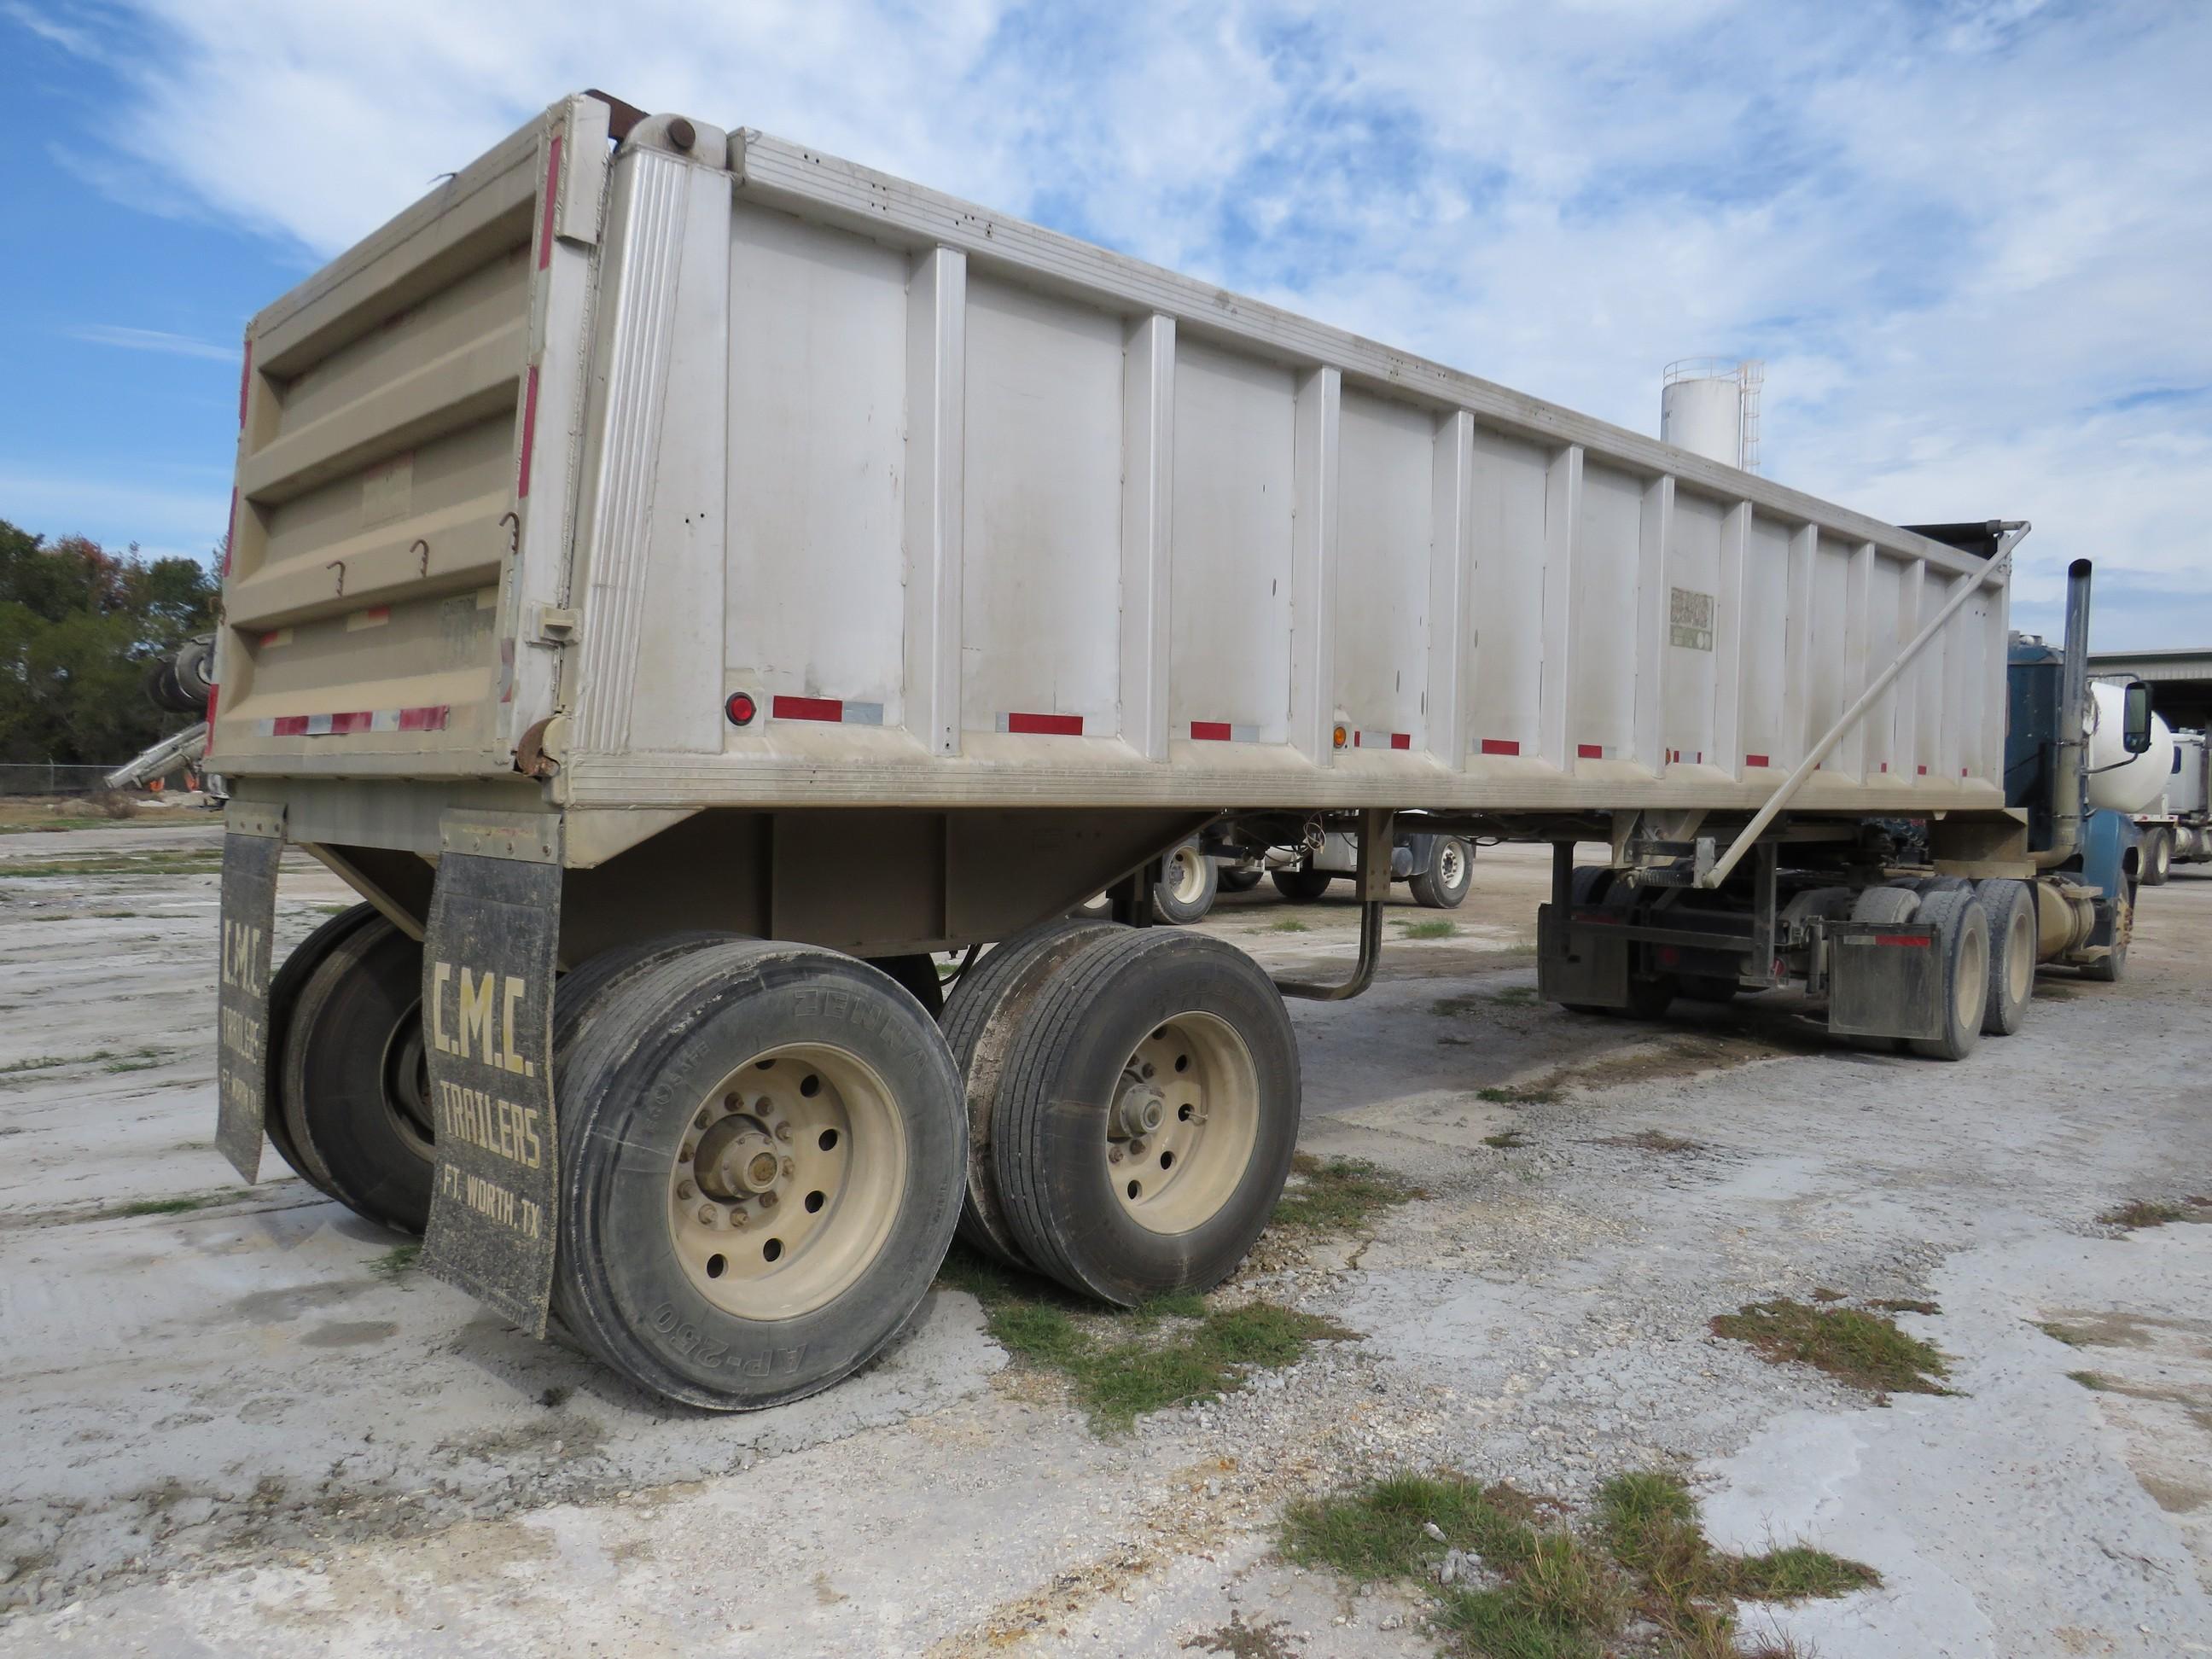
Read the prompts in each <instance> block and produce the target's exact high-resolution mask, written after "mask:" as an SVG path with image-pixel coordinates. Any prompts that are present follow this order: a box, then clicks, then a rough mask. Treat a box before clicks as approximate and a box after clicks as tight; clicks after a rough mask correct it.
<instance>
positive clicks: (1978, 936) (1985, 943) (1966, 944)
mask: <svg viewBox="0 0 2212 1659" xmlns="http://www.w3.org/2000/svg"><path fill="white" fill-rule="evenodd" d="M1960 925H1961V926H1962V927H1963V926H1964V925H1965V924H1964V921H1961V923H1960ZM1989 982H1990V939H1989V934H1988V933H1987V931H1986V930H1984V932H1982V933H1968V934H1967V935H1966V938H1965V939H1963V940H1962V941H1960V960H1959V988H1958V989H1957V990H1956V991H1955V992H1954V993H1953V995H1952V1000H1953V1001H1954V1003H1956V1004H1957V1005H1958V1011H1959V1022H1960V1024H1962V1025H1966V1024H1971V1025H1976V1026H1978V1025H1979V1024H1980V1023H1981V1018H1982V1005H1983V1002H1984V1000H1985V999H1986V998H1987V996H1988V994H1989V990H1988V987H1989Z"/></svg>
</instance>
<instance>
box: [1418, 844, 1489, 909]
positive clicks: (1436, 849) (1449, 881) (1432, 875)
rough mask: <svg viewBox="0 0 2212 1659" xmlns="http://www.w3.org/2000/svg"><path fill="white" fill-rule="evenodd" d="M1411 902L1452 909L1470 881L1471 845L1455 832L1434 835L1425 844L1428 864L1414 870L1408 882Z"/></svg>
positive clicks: (1464, 893) (1471, 867)
mask: <svg viewBox="0 0 2212 1659" xmlns="http://www.w3.org/2000/svg"><path fill="white" fill-rule="evenodd" d="M1409 885H1410V886H1411V888H1412V890H1413V902H1414V903H1416V904H1419V905H1422V906H1424V907H1425V908H1428V909H1431V910H1456V909H1458V908H1459V907H1460V902H1461V901H1462V899H1464V898H1465V897H1466V896H1467V890H1468V888H1469V887H1471V886H1473V885H1474V848H1472V847H1470V846H1468V844H1467V842H1464V841H1462V840H1461V839H1460V838H1459V837H1458V836H1437V838H1436V839H1435V840H1434V841H1433V842H1431V843H1430V845H1429V862H1428V867H1427V868H1426V869H1424V870H1416V871H1415V872H1413V877H1412V878H1411V880H1410V882H1409Z"/></svg>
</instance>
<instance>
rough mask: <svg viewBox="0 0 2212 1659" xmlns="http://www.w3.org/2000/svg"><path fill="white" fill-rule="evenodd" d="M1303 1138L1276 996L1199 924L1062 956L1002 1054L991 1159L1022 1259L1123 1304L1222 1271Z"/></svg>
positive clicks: (1263, 1218)
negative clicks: (1191, 928) (1194, 930)
mask: <svg viewBox="0 0 2212 1659" xmlns="http://www.w3.org/2000/svg"><path fill="white" fill-rule="evenodd" d="M1297 1132H1298V1054H1297V1039H1296V1037H1295V1036H1293V1035H1292V1032H1291V1022H1290V1017H1289V1015H1288V1014H1287V1013H1286V1012H1285V1010H1284V1007H1283V1000H1282V997H1281V995H1280V994H1279V993H1278V992H1277V991H1276V989H1275V987H1274V986H1273V983H1272V982H1270V981H1269V980H1268V978H1267V975H1265V974H1264V973H1262V972H1261V970H1260V968H1259V966H1258V965H1257V964H1256V963H1254V962H1253V960H1252V959H1251V958H1250V957H1248V956H1246V955H1245V954H1244V953H1243V951H1238V950H1237V949H1236V948H1235V947H1233V946H1231V945H1225V944H1223V943H1222V942H1221V941H1220V940H1218V939H1209V938H1207V937H1206V936H1205V935H1203V934H1194V933H1168V932H1165V931H1158V930H1154V931H1145V930H1136V931H1126V932H1122V933H1116V934H1115V936H1113V937H1111V938H1109V939H1099V940H1097V941H1094V942H1093V943H1092V944H1091V945H1088V946H1087V947H1085V949H1084V950H1083V951H1080V952H1079V953H1078V954H1077V955H1076V956H1074V957H1072V958H1071V959H1070V960H1069V961H1068V962H1066V963H1065V964H1064V965H1063V966H1062V967H1061V968H1060V970H1059V972H1058V973H1056V974H1055V975H1054V976H1053V979H1052V981H1051V984H1050V985H1049V987H1048V988H1047V989H1046V991H1045V992H1044V994H1043V995H1042V997H1041V998H1040V999H1039V1001H1038V1006H1037V1009H1036V1013H1035V1014H1034V1015H1033V1016H1032V1017H1031V1018H1030V1021H1029V1022H1028V1023H1027V1024H1026V1025H1025V1026H1024V1030H1022V1032H1021V1033H1020V1035H1019V1036H1018V1038H1017V1040H1016V1042H1014V1044H1013V1048H1012V1052H1011V1053H1010V1054H1008V1056H1007V1059H1006V1079H1005V1082H1004V1083H1003V1084H1002V1085H1001V1093H1000V1110H999V1115H998V1121H997V1124H996V1135H995V1139H994V1141H993V1144H992V1159H993V1164H994V1167H995V1169H996V1170H997V1172H998V1178H999V1193H1000V1199H1001V1200H1002V1201H1003V1203H1004V1204H1005V1206H1006V1218H1007V1220H1008V1222H1009V1223H1010V1224H1011V1225H1012V1230H1013V1233H1014V1236H1015V1237H1016V1239H1017V1240H1018V1242H1019V1243H1020V1245H1021V1247H1022V1250H1023V1252H1024V1255H1027V1256H1028V1257H1029V1259H1030V1261H1031V1262H1032V1263H1033V1264H1035V1266H1036V1267H1037V1268H1038V1269H1040V1270H1041V1271H1042V1272H1044V1273H1049V1274H1050V1275H1051V1276H1052V1277H1053V1278H1054V1279H1058V1280H1059V1281H1060V1283H1061V1284H1063V1285H1066V1286H1067V1287H1068V1288H1069V1289H1070V1290H1072V1291H1078V1292H1079V1293H1081V1294H1083V1295H1085V1296H1090V1297H1096V1298H1097V1299H1098V1300H1099V1301H1102V1302H1106V1303H1110V1304H1115V1305H1117V1306H1121V1307H1130V1306H1133V1305H1135V1304H1138V1303H1140V1302H1144V1301H1146V1300H1149V1299H1150V1298H1152V1297H1156V1296H1163V1295H1165V1294H1168V1293H1169V1292H1171V1291H1203V1290H1207V1289H1210V1288H1211V1287H1212V1286H1213V1285H1218V1284H1219V1283H1220V1282H1221V1280H1222V1279H1225V1278H1227V1277H1228V1275H1229V1274H1230V1273H1231V1272H1232V1271H1233V1270H1234V1269H1235V1267H1236V1266H1237V1263H1238V1262H1239V1261H1243V1258H1244V1254H1245V1252H1246V1251H1248V1250H1249V1249H1251V1247H1252V1244H1253V1242H1254V1241H1255V1239H1257V1238H1258V1237H1259V1236H1260V1233H1261V1229H1263V1228H1264V1227H1265V1226H1266V1225H1267V1218H1268V1217H1269V1216H1270V1215H1271V1214H1272V1213H1273V1211H1274V1207H1275V1201H1276V1200H1277V1199H1278V1198H1279V1196H1280V1195H1281V1193H1282V1189H1283V1182H1284V1179H1285V1176H1287V1175H1288V1174H1289V1173H1290V1167H1291V1152H1292V1150H1293V1149H1294V1147H1295V1146H1296V1145H1297Z"/></svg>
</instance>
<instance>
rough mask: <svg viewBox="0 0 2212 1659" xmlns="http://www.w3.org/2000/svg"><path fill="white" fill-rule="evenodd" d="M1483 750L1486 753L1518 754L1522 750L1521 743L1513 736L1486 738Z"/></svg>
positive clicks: (1483, 742) (1483, 741)
mask: <svg viewBox="0 0 2212 1659" xmlns="http://www.w3.org/2000/svg"><path fill="white" fill-rule="evenodd" d="M1482 752H1483V753H1484V754H1486V755H1517V754H1519V753H1520V752H1521V745H1520V744H1519V743H1518V742H1517V741H1516V740H1515V739H1514V738H1484V739H1483V740H1482Z"/></svg>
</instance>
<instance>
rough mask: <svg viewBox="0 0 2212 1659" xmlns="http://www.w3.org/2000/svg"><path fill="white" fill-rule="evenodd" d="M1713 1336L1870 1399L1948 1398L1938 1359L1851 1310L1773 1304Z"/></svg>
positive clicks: (1716, 1323)
mask: <svg viewBox="0 0 2212 1659" xmlns="http://www.w3.org/2000/svg"><path fill="white" fill-rule="evenodd" d="M1712 1333H1713V1334H1714V1335H1715V1336H1723V1337H1728V1338H1729V1339H1731V1340H1735V1341H1738V1342H1744V1343H1747V1344H1749V1345H1750V1346H1751V1347H1752V1348H1753V1351H1754V1352H1757V1353H1758V1354H1759V1357H1760V1358H1762V1359H1765V1360H1766V1361H1767V1362H1768V1363H1769V1364H1776V1365H1781V1364H1801V1365H1811V1366H1813V1367H1814V1369H1816V1370H1823V1371H1826V1373H1827V1374H1828V1375H1829V1376H1832V1377H1835V1378H1836V1379H1838V1381H1839V1382H1844V1383H1850V1384H1851V1386H1853V1387H1854V1388H1860V1389H1867V1390H1869V1392H1871V1393H1873V1394H1875V1395H1889V1394H1948V1393H1950V1392H1951V1391H1950V1390H1949V1389H1946V1388H1945V1387H1943V1385H1942V1383H1941V1382H1939V1381H1938V1380H1937V1379H1938V1378H1940V1377H1942V1376H1943V1375H1944V1372H1945V1367H1944V1363H1943V1356H1942V1354H1940V1353H1938V1352H1936V1350H1935V1349H1934V1348H1933V1347H1932V1346H1929V1344H1927V1343H1925V1342H1923V1341H1921V1340H1920V1339H1919V1338H1917V1337H1913V1336H1907V1335H1906V1334H1905V1333H1904V1332H1903V1331H1900V1330H1899V1329H1898V1328H1897V1322H1896V1321H1894V1320H1893V1319H1889V1318H1887V1317H1886V1316H1882V1315H1881V1314H1873V1313H1868V1312H1865V1311H1864V1310H1861V1309H1857V1308H1816V1307H1814V1306H1812V1305H1811V1304H1808V1303H1803V1302H1795V1301H1791V1300H1789V1299H1788V1298H1786V1297H1785V1298H1778V1299H1777V1300H1775V1301H1772V1302H1753V1303H1750V1304H1747V1305H1746V1306H1744V1307H1742V1308H1740V1309H1738V1310H1736V1311H1735V1313H1732V1314H1722V1315H1719V1316H1717V1317H1716V1318H1715V1319H1714V1320H1713V1322H1712Z"/></svg>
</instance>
